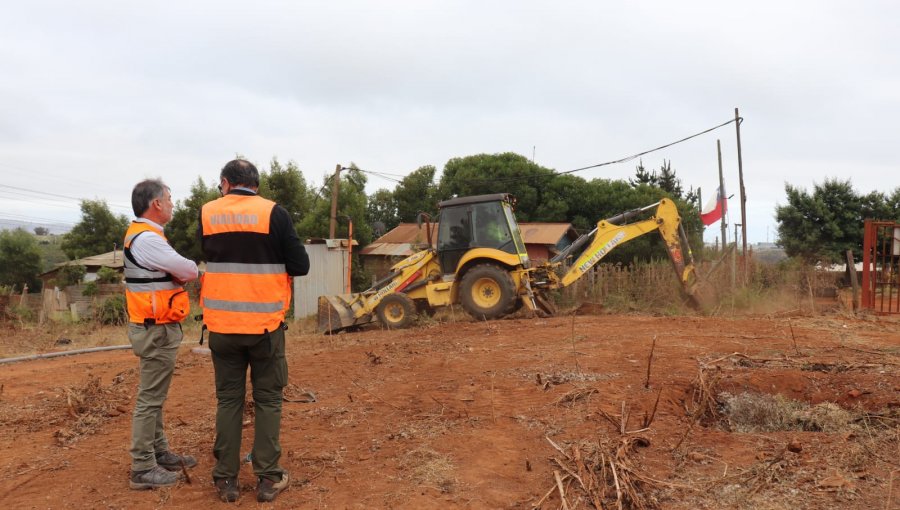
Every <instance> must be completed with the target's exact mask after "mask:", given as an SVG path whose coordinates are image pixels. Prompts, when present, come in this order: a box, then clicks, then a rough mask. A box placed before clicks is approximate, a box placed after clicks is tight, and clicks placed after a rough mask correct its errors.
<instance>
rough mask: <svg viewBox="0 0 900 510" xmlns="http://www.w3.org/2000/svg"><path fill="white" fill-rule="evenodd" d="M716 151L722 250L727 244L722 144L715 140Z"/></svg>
mask: <svg viewBox="0 0 900 510" xmlns="http://www.w3.org/2000/svg"><path fill="white" fill-rule="evenodd" d="M716 150H717V151H718V153H719V207H721V208H722V220H721V221H722V249H723V250H724V249H725V245H726V244H727V243H728V236H727V232H728V230H727V229H728V225H726V224H725V203H726V202H725V200H727V199H726V198H725V178H724V177H723V176H722V142H721V141H719V140H716Z"/></svg>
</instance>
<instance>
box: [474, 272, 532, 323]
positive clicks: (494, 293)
mask: <svg viewBox="0 0 900 510" xmlns="http://www.w3.org/2000/svg"><path fill="white" fill-rule="evenodd" d="M517 299H518V296H516V287H515V284H514V283H513V279H512V276H510V275H509V273H508V272H507V271H506V270H505V269H503V268H501V267H498V266H496V265H494V264H479V265H477V266H475V267H473V268H472V269H470V270H469V271H468V272H466V274H465V276H463V279H462V284H461V286H460V301H462V306H463V308H465V309H466V311H467V312H469V315H471V316H472V317H475V318H476V319H497V318H499V317H503V316H504V315H506V314H508V313H509V312H510V311H512V309H513V306H515V304H516V300H517Z"/></svg>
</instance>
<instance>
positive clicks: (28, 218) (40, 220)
mask: <svg viewBox="0 0 900 510" xmlns="http://www.w3.org/2000/svg"><path fill="white" fill-rule="evenodd" d="M0 219H7V220H15V221H28V222H31V223H46V222H49V223H50V224H54V225H66V226H70V227H73V226H75V224H74V223H71V222H68V221H62V220H55V219H51V218H41V217H39V216H26V215H24V214H15V213H7V212H0Z"/></svg>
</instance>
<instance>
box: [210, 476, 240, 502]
mask: <svg viewBox="0 0 900 510" xmlns="http://www.w3.org/2000/svg"><path fill="white" fill-rule="evenodd" d="M216 492H218V493H219V499H221V500H222V501H224V502H226V503H233V502H235V501H237V499H238V497H240V495H241V488H240V487H238V481H237V478H217V479H216Z"/></svg>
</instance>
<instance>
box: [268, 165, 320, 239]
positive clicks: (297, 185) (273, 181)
mask: <svg viewBox="0 0 900 510" xmlns="http://www.w3.org/2000/svg"><path fill="white" fill-rule="evenodd" d="M259 194H260V196H262V197H265V198H268V199H269V200H273V201H275V202H276V203H277V204H278V205H280V206H282V207H284V208H285V209H286V210H287V212H288V214H290V215H291V218H292V219H293V220H294V223H297V222H299V221H300V220H301V219H302V218H303V217H304V216H306V215H307V214H309V211H310V210H311V209H312V192H311V191H310V189H309V186H308V185H307V184H306V180H305V179H304V178H303V172H301V171H300V168H299V167H298V166H297V163H295V162H293V161H289V162H288V164H287V166H282V165H281V163H279V162H278V158H274V157H273V158H272V162H271V163H270V164H269V171H268V172H263V173H262V175H260V189H259Z"/></svg>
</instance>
